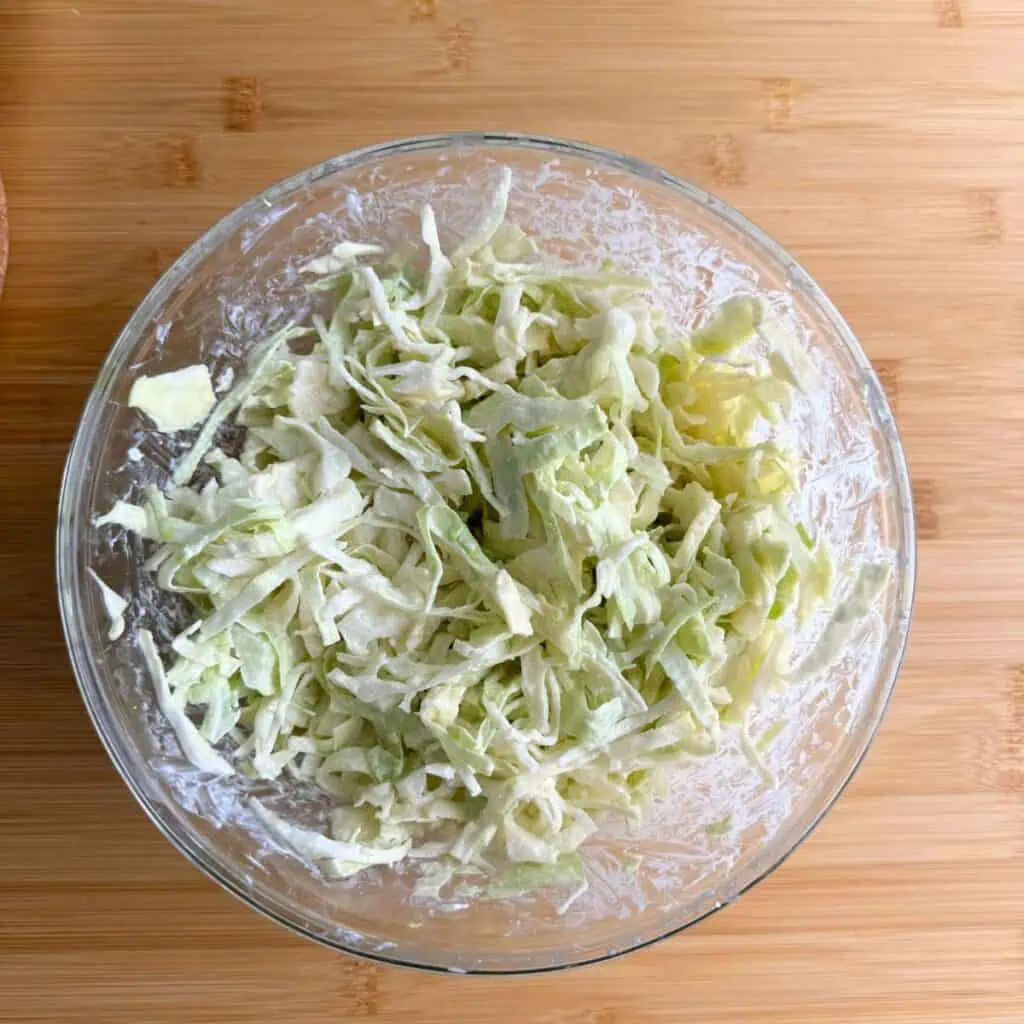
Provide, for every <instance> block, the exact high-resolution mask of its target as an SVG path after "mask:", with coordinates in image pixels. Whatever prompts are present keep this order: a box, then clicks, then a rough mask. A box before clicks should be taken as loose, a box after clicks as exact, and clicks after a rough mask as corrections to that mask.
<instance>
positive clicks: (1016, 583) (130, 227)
mask: <svg viewBox="0 0 1024 1024" xmlns="http://www.w3.org/2000/svg"><path fill="white" fill-rule="evenodd" d="M1022 53H1024V6H1022V5H1021V4H1020V3H1019V2H1017V0H899V2H894V0H833V2H831V3H826V4H823V3H821V2H820V0H667V2H654V0H634V2H631V3H623V2H622V0H591V2H587V3H584V2H576V3H574V2H571V0H554V2H552V0H517V2H515V3H510V2H508V0H303V2H298V3H296V2H285V0H245V2H242V0H215V2H203V3H200V2H196V0H161V2H160V3H141V2H139V3H131V2H128V0H21V2H19V3H14V4H4V5H0V167H2V171H3V174H4V177H5V181H6V185H7V192H8V198H9V201H10V204H11V209H12V210H13V211H14V214H13V217H14V220H15V221H16V224H15V226H16V238H15V242H16V244H15V246H14V247H13V248H12V256H11V268H10V273H9V275H8V279H7V283H6V287H5V292H4V296H3V303H2V305H0V385H2V387H0V393H2V395H3V401H2V402H0V460H2V463H0V468H2V470H3V472H0V480H2V481H3V483H2V487H3V495H2V497H3V503H2V508H3V517H4V536H5V540H6V543H5V544H4V545H3V549H2V551H0V560H2V564H0V624H2V626H0V628H2V630H3V642H2V647H0V651H2V658H3V663H2V664H3V670H4V671H3V687H2V703H0V783H2V784H0V1021H10V1022H19V1024H27V1022H30V1021H31V1022H39V1021H47V1022H50V1021H52V1022H58V1021H60V1022H97V1024H179V1022H186V1021H187V1022H189V1024H202V1022H209V1024H214V1022H216V1024H233V1022H242V1021H252V1022H256V1021H259V1022H265V1021H276V1020H287V1021H288V1022H289V1024H322V1022H324V1021H326V1020H330V1021H353V1022H355V1021H363V1020H370V1019H374V1020H376V1021H380V1022H389V1024H390V1022H394V1024H399V1022H401V1024H410V1022H413V1021H415V1022H417V1024H441V1022H446V1024H447V1022H458V1024H480V1022H481V1021H487V1022H489V1024H520V1022H522V1021H529V1022H531V1024H633V1022H638V1024H655V1022H658V1024H677V1022H679V1021H689V1020H696V1021H715V1022H723V1024H735V1022H741V1021H742V1022H768V1024H834V1022H857V1024H952V1022H963V1024H968V1022H969V1024H981V1022H992V1024H1021V1022H1024V751H1022V746H1024V629H1022V628H1021V622H1022V616H1024V554H1022V552H1024V526H1022V523H1024V519H1022V516H1021V508H1022V506H1024V445H1022V430H1024V413H1022V411H1021V410H1022V405H1021V398H1020V396H1021V393H1022V389H1024V185H1022V182H1024V116H1022V109H1024V107H1022V104H1024V61H1022V60H1021V54H1022ZM450 128H496V129H518V130H524V131H532V132H541V133H550V134H556V135H566V136H571V137H576V138H580V139H585V140H588V141H591V142H595V143H598V144H602V145H607V146H612V147H614V148H617V149H621V150H624V151H627V152H631V153H634V154H636V155H637V156H639V157H644V158H646V159H648V160H652V161H655V162H657V163H660V164H663V165H664V166H666V167H668V168H669V169H671V170H672V171H674V172H676V173H678V174H681V175H683V176H685V177H688V178H691V179H693V180H694V181H697V182H699V183H700V184H701V185H704V186H707V187H709V188H711V189H712V190H714V191H716V192H718V193H719V194H721V195H722V196H723V197H724V198H725V199H727V200H729V201H730V202H732V203H734V204H735V205H737V206H738V207H740V208H741V209H742V210H744V211H745V212H746V213H747V214H749V215H750V216H751V217H752V218H753V219H754V220H755V221H757V222H759V223H760V224H761V225H762V226H763V227H765V228H766V229H767V230H768V231H770V232H771V233H772V234H773V235H774V236H775V237H777V238H778V239H780V240H781V241H782V242H783V243H785V244H786V245H787V246H789V247H790V248H791V249H792V251H793V252H794V253H795V254H796V255H797V256H798V257H799V258H800V259H801V260H802V261H803V262H804V263H805V265H806V266H808V267H809V268H810V270H811V271H812V273H813V274H814V275H815V276H816V277H817V279H818V280H819V281H820V282H821V283H822V285H823V286H824V287H825V288H826V290H827V291H828V292H829V293H830V294H831V296H832V297H833V299H834V300H835V301H836V303H837V305H838V306H839V307H840V308H841V309H842V310H843V312H844V313H845V314H846V316H847V317H848V319H849V320H850V322H851V323H852V324H853V326H854V328H855V330H856V331H857V332H858V333H859V334H860V336H861V338H862V339H863V342H864V344H865V346H866V348H867V349H868V351H869V353H870V355H871V356H872V357H873V358H874V359H875V361H876V364H877V365H878V367H879V369H880V370H881V371H882V374H883V376H884V378H885V381H886V384H887V387H888V389H889V392H890V395H891V397H892V398H893V400H894V401H895V405H896V410H897V414H898V418H899V422H900V427H901V429H902V431H903V436H904V438H905V440H906V445H907V449H908V452H909V456H910V461H911V464H912V469H913V473H914V478H915V483H916V488H917V505H918V517H919V526H920V535H921V544H920V576H919V600H918V607H917V614H916V619H915V627H914V635H913V638H912V642H911V649H910V655H909V658H908V660H907V664H906V668H905V670H904V672H903V675H902V678H901V681H900V684H899V687H898V690H897V693H896V697H895V700H894V703H893V706H892V708H891V711H890V713H889V715H888V718H887V721H886V723H885V725H884V728H883V730H882V733H881V735H880V738H879V739H878V741H877V743H876V745H875V747H874V749H873V750H872V751H871V753H870V755H869V757H868V760H867V762H866V764H865V766H864V768H863V769H862V771H861V772H860V774H859V775H858V777H857V779H856V780H855V782H854V783H853V785H852V786H851V787H850V789H849V790H848V792H847V793H846V795H845V796H844V797H843V799H842V800H841V802H840V804H839V806H838V807H837V808H836V809H835V810H834V811H833V813H832V814H831V815H830V816H829V817H828V819H827V820H826V822H825V823H824V824H823V825H822V827H821V828H820V829H819V830H818V831H817V833H816V834H815V835H814V836H813V837H812V839H811V840H810V841H809V842H808V843H807V844H806V845H805V846H803V847H802V848H801V849H800V850H799V851H798V852H797V853H796V854H795V855H794V856H793V857H792V858H791V860H790V861H789V862H788V863H787V864H786V865H785V866H784V867H783V868H782V869H781V870H780V871H779V872H778V873H777V874H775V875H774V876H773V877H772V878H771V879H769V880H768V881H767V882H765V883H764V884H763V885H761V886H759V887H758V888H757V889H755V890H754V891H753V892H752V893H750V894H749V895H747V896H746V897H744V899H742V900H741V901H740V903H739V904H738V905H737V906H735V907H732V908H730V909H728V910H727V911H726V912H724V913H723V914H720V915H718V916H716V917H715V918H714V919H712V920H711V921H709V922H707V923H705V924H703V925H701V926H700V927H698V928H696V929H694V930H692V931H691V932H690V933H688V934H686V935H684V936H681V937H679V938H677V939H674V940H672V941H669V942H666V943H663V944H661V945H658V946H656V947H654V948H652V949H649V950H647V951H644V952H642V953H639V954H637V955H634V956H631V957H628V958H626V959H624V960H620V961H617V962H614V963H609V964H607V965H604V966H601V967H597V968H593V969H589V970H587V971H585V972H579V973H570V974H565V975H552V976H546V977H537V978H531V979H526V980H515V981H501V980H483V979H476V980H472V979H459V978H443V977H426V976H421V975H417V974H413V973H409V972H403V971H400V970H395V969H388V968H383V967H377V966H372V965H369V964H365V963H361V962H359V961H356V960H353V959H349V958H347V957H342V956H335V955H332V954H330V953H328V952H326V951H325V950H322V949H319V948H317V947H315V946H313V945H312V944H309V943H305V942H302V941H301V940H299V939H297V938H295V937H293V936H291V935H289V934H287V933H285V932H284V931H281V930H279V929H278V928H276V927H275V926H273V925H272V924H270V923H268V922H266V921H264V920H262V919H261V918H260V917H258V916H257V915H256V914H254V913H252V912H251V911H249V910H247V909H245V908H244V907H242V906H241V905H240V904H238V903H237V902H235V901H234V900H232V899H230V898H229V897H228V896H226V895H224V894H223V893H222V892H221V891H220V890H219V889H217V887H216V886H214V885H213V884H212V883H210V882H208V881H207V880H206V879H204V878H203V877H202V876H201V875H199V874H198V873H197V872H196V871H195V870H193V869H192V868H191V867H189V865H188V864H187V863H186V862H185V861H184V860H183V859H182V858H181V857H180V856H179V855H178V854H176V853H175V852H174V851H173V850H172V849H171V848H170V847H169V846H168V845H167V844H166V843H165V842H164V840H163V839H161V838H160V836H159V835H158V834H157V833H156V831H155V830H154V829H153V828H152V826H151V825H149V824H148V822H147V821H146V820H145V818H144V817H143V814H142V812H141V811H140V810H139V809H138V808H137V807H136V806H135V804H134V803H133V801H132V799H131V798H130V796H129V795H128V793H127V792H126V790H125V788H124V786H123V785H122V784H121V782H120V781H119V779H118V778H117V776H116V774H115V772H114V770H113V769H112V768H111V767H110V765H109V764H108V762H107V759H106V757H105V755H104V753H103V751H102V749H101V748H100V745H99V742H98V741H97V739H96V737H95V736H94V735H93V733H92V730H91V727H90V725H89V723H88V722H87V720H86V717H85V714H84V712H83V710H82V708H81V705H80V702H79V699H78V695H77V693H76V690H75V685H74V681H73V679H72V676H71V672H70V670H69V668H68V664H67V660H66V657H65V653H64V649H63V642H62V639H61V635H60V630H59V626H58V622H57V616H56V610H55V600H54V593H53V568H52V547H53V510H54V508H55V506H56V500H57V487H58V480H59V474H60V469H61V465H62V461H63V458H64V454H65V451H66V448H67V444H68V442H69V440H70V438H71V434H72V431H73V428H74V425H75V421H76V418H77V416H78V412H79V409H80V407H81V404H82V402H83V400H84V398H85V396H86V394H87V392H88V389H89V387H90V385H91V383H92V380H93V377H94V374H95V373H96V370H97V368H98V366H99V365H100V362H101V360H102V358H103V356H104V353H105V352H106V350H107V348H108V346H109V345H110V343H111V341H112V339H113V338H114V336H115V334H116V332H117V331H118V330H119V328H120V327H121V326H122V324H123V323H124V321H125V319H126V318H127V317H128V315H129V313H130V312H131V310H132V308H133V306H134V305H135V304H136V303H137V302H138V301H139V300H140V298H141V297H142V296H143V294H144V293H145V291H146V290H147V289H148V288H149V286H150V285H151V284H152V282H153V281H154V279H155V278H156V276H157V275H158V274H159V273H160V272H161V271H162V270H163V269H164V268H165V267H166V266H167V265H168V263H169V262H170V261H171V260H172V259H173V258H174V257H175V256H176V255H177V254H178V253H179V252H180V251H181V250H182V248H183V247H184V246H186V245H187V244H188V243H189V242H190V241H191V240H192V239H193V238H194V237H195V236H196V235H197V234H198V233H199V232H200V231H201V230H202V229H204V228H205V227H206V226H207V225H208V224H210V223H211V222H212V221H213V220H214V219H216V218H218V217H220V216H221V215H222V214H224V213H226V212H227V211H229V210H230V209H232V208H233V207H234V206H235V205H236V204H238V203H239V202H241V201H242V200H244V199H245V198H247V197H248V196H250V195H251V194H253V193H254V192H256V191H257V190H258V189H260V188H262V187H263V186H265V185H267V184H268V183H269V182H272V181H274V180H275V179H278V178H280V177H282V176H284V175H286V174H289V173H291V172H293V171H296V170H298V169H299V168H302V167H304V166H307V165H309V164H311V163H313V162H315V161H317V160H320V159H322V158H323V157H326V156H328V155H330V154H334V153H339V152H342V151H344V150H347V149H350V148H352V147H354V146H359V145H363V144H365V143H369V142H374V141H379V140H383V139H387V138H393V137H397V136H402V135H408V134H413V133H420V132H428V131H438V130H443V129H450Z"/></svg>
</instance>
